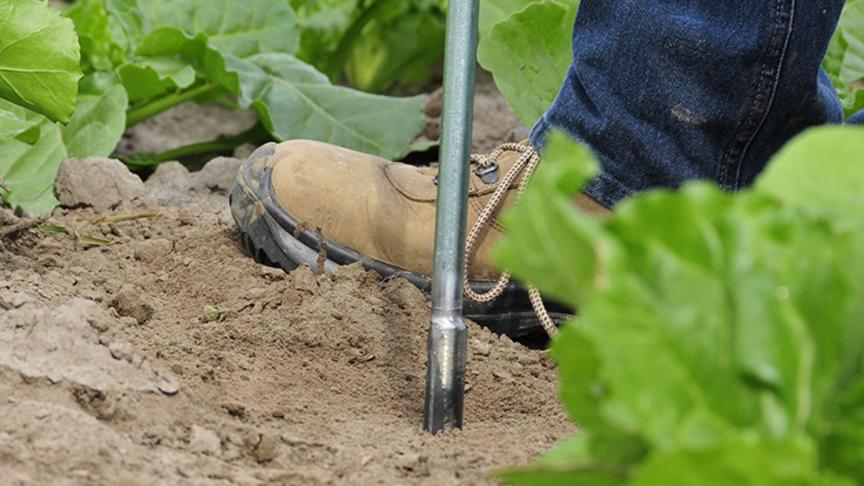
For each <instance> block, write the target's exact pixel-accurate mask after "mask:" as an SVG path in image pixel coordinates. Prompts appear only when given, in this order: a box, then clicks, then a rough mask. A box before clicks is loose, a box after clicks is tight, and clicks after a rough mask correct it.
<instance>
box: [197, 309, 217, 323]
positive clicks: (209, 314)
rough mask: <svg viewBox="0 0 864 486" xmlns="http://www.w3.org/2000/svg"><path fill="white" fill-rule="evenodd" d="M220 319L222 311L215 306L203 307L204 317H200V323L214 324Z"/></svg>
mask: <svg viewBox="0 0 864 486" xmlns="http://www.w3.org/2000/svg"><path fill="white" fill-rule="evenodd" d="M221 318H222V311H221V310H219V307H217V306H215V305H205V306H204V315H203V316H202V317H201V322H204V323H207V322H216V321H218V320H220V319H221Z"/></svg>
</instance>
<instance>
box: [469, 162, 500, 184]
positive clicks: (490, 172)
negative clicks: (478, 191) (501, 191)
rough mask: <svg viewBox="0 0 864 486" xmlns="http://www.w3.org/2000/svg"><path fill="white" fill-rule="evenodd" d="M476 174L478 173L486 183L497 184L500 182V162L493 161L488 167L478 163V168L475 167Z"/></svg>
mask: <svg viewBox="0 0 864 486" xmlns="http://www.w3.org/2000/svg"><path fill="white" fill-rule="evenodd" d="M474 174H476V175H477V177H479V178H480V180H481V181H483V183H484V184H495V183H496V182H498V164H497V163H496V162H492V163H491V164H489V165H488V166H486V167H483V166H482V165H478V166H477V168H476V169H474Z"/></svg>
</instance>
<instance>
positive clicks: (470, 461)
mask: <svg viewBox="0 0 864 486" xmlns="http://www.w3.org/2000/svg"><path fill="white" fill-rule="evenodd" d="M238 163H239V162H238V161H236V160H233V159H225V158H221V159H217V160H215V161H214V162H211V163H210V164H208V165H207V166H206V167H205V168H204V170H203V171H201V172H199V173H192V174H190V173H188V172H187V171H186V169H185V168H183V167H182V166H181V165H179V164H176V163H170V164H166V165H163V166H162V167H161V168H160V169H159V171H157V172H156V174H154V175H153V176H152V177H151V178H150V179H149V180H148V181H147V182H146V184H145V193H144V195H143V196H141V197H136V198H134V199H132V200H121V201H119V202H118V204H117V205H116V206H114V207H112V208H111V209H108V210H102V211H96V210H94V209H92V208H90V207H79V208H72V209H70V208H65V209H64V208H61V209H57V210H55V211H54V213H53V214H52V215H51V216H50V218H48V223H50V224H53V225H56V226H57V227H58V228H55V231H60V230H59V227H65V228H68V229H69V231H68V232H67V233H49V232H46V231H44V230H41V229H38V228H34V227H30V228H27V226H28V221H30V220H27V219H23V218H19V217H17V216H14V215H13V214H11V212H10V211H8V210H0V235H2V236H0V245H2V247H0V470H2V479H0V482H2V483H3V484H124V485H138V484H140V485H144V484H262V483H272V484H298V485H316V484H364V485H365V484H491V483H493V481H492V480H491V479H489V474H490V473H491V472H493V471H495V470H496V469H499V468H502V467H506V466H510V465H515V464H521V463H526V462H528V461H530V460H531V459H532V458H533V457H534V456H535V455H536V454H538V453H540V452H542V451H543V450H545V449H547V448H548V447H550V446H551V445H552V444H554V443H555V442H556V441H558V440H560V439H562V438H564V437H566V436H568V435H570V434H572V433H573V432H574V429H573V427H572V426H571V425H569V422H568V420H567V419H566V417H565V414H564V412H563V411H562V409H561V407H560V405H559V402H558V400H557V392H556V388H557V377H556V374H555V370H554V366H553V363H552V361H551V360H550V359H549V357H548V356H547V354H546V353H545V352H543V351H537V350H531V349H527V348H525V347H523V346H522V345H520V344H517V343H514V342H512V341H510V340H509V339H507V338H506V337H498V336H495V335H493V334H492V333H490V332H488V331H487V330H485V329H482V328H480V327H478V326H475V325H472V326H471V328H470V337H469V350H470V351H469V357H468V361H469V362H468V376H467V382H468V384H467V394H466V410H465V423H466V426H465V429H464V430H462V431H448V432H445V433H442V434H440V435H438V436H435V437H433V436H430V435H428V434H426V433H424V432H423V431H422V429H421V426H420V421H421V415H422V406H423V389H424V379H425V376H424V373H425V358H426V357H425V332H426V327H427V325H428V322H429V305H428V302H427V301H426V299H425V298H424V296H423V295H422V293H420V292H419V291H418V290H417V289H416V288H414V287H413V286H411V285H410V284H409V283H407V282H406V281H404V280H400V279H390V280H382V279H381V278H380V277H378V276H377V275H376V274H374V273H371V272H366V271H364V270H363V269H362V268H360V267H357V266H349V267H344V268H342V269H340V270H339V271H337V272H336V273H334V274H330V275H315V274H313V272H312V271H310V270H309V269H307V268H301V269H298V270H296V271H294V272H292V273H290V274H286V273H284V272H282V271H281V270H277V269H272V268H268V267H265V266H262V265H259V264H257V263H255V262H254V261H253V260H252V259H250V258H248V257H247V256H246V255H245V254H244V253H243V250H242V249H241V246H240V244H239V241H238V234H237V231H236V229H235V227H234V223H233V221H232V220H231V216H230V212H229V211H228V208H227V198H226V196H225V194H226V191H227V189H228V186H229V185H230V180H231V177H232V175H233V171H235V170H236V167H237V164H238ZM72 179H74V178H70V180H72ZM78 179H81V178H78ZM109 182H110V181H104V180H99V181H91V184H93V185H95V187H99V185H100V184H108V183H109ZM73 189H74V188H73ZM90 189H91V190H92V189H93V187H91V188H90ZM116 216H140V218H138V219H131V220H128V221H117V220H116V219H115V220H106V219H105V218H104V217H116ZM100 218H101V219H100ZM76 228H78V236H77V237H75V236H72V235H73V234H74V233H75V230H76ZM12 229H16V230H17V231H15V232H11V230H12ZM4 233H9V234H5V235H4ZM100 240H106V242H109V243H107V244H98V243H99V242H100ZM103 243H105V242H103Z"/></svg>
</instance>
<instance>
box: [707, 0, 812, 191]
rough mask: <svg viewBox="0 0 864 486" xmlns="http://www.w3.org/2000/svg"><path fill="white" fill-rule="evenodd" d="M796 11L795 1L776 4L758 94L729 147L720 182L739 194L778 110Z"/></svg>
mask: <svg viewBox="0 0 864 486" xmlns="http://www.w3.org/2000/svg"><path fill="white" fill-rule="evenodd" d="M787 5H788V6H789V10H788V11H789V15H788V19H786V18H784V10H785V9H784V7H786V6H787ZM795 9H796V1H795V0H776V2H775V8H774V22H773V25H772V33H771V40H770V42H769V45H768V48H767V54H766V55H765V56H764V61H763V62H762V64H761V65H760V70H759V72H760V75H759V81H758V84H757V87H756V93H755V95H754V96H753V100H752V102H751V103H750V107H749V108H748V111H747V113H746V114H745V116H744V117H743V118H742V119H741V121H740V122H739V123H738V126H737V128H736V130H735V135H734V136H733V137H732V140H730V142H729V143H728V144H727V147H726V150H724V152H723V154H722V160H721V163H720V164H719V168H720V170H719V173H718V181H719V182H720V184H721V186H723V188H725V189H730V190H737V189H739V188H740V185H741V181H740V178H741V167H742V166H743V164H744V161H745V159H746V158H747V154H748V153H749V151H750V148H751V146H752V145H753V142H754V141H755V140H756V137H757V136H758V135H759V133H760V132H761V131H762V128H763V127H764V126H765V122H766V120H767V119H768V115H769V114H770V113H771V109H772V108H773V106H774V101H775V98H776V95H777V90H778V88H779V85H780V77H781V75H782V71H783V64H784V62H785V61H786V52H787V50H788V48H789V42H790V39H791V37H792V25H793V22H794V20H795ZM781 29H782V31H781ZM781 34H782V35H781ZM730 169H731V170H730ZM733 174H734V178H732V179H731V180H730V176H732V175H733Z"/></svg>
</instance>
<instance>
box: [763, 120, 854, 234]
mask: <svg viewBox="0 0 864 486" xmlns="http://www.w3.org/2000/svg"><path fill="white" fill-rule="evenodd" d="M862 163H864V128H862V127H823V128H814V129H811V130H808V131H807V132H805V133H804V134H802V135H801V136H799V137H797V138H795V139H794V140H792V141H791V142H790V143H789V144H788V145H787V146H786V147H784V148H783V150H781V151H780V153H779V154H777V155H776V156H775V157H774V160H773V162H772V163H771V164H770V165H769V166H768V168H767V169H766V170H765V171H764V172H763V173H762V175H761V176H760V177H759V179H758V180H757V182H756V188H757V189H758V190H759V191H761V192H764V193H766V194H771V195H773V196H775V197H777V198H779V199H781V200H782V201H784V202H786V203H788V204H791V205H795V206H798V207H801V208H806V209H808V210H810V211H813V212H816V213H818V214H824V215H828V216H831V217H835V218H840V219H855V220H857V221H859V222H860V221H862V220H864V171H862V170H861V168H862Z"/></svg>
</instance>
